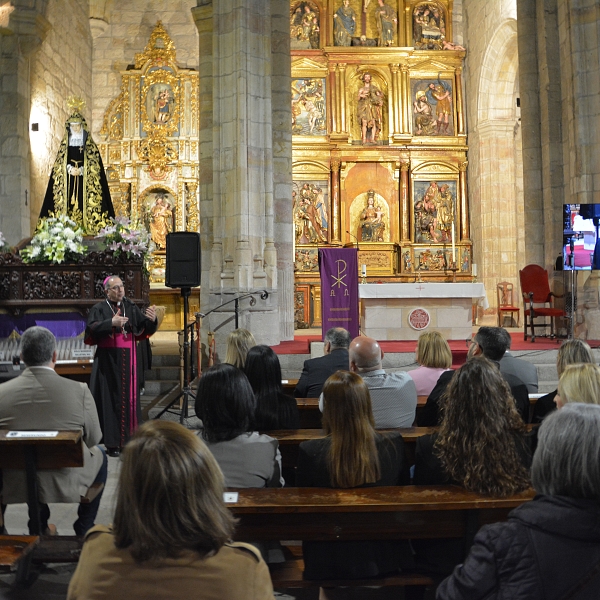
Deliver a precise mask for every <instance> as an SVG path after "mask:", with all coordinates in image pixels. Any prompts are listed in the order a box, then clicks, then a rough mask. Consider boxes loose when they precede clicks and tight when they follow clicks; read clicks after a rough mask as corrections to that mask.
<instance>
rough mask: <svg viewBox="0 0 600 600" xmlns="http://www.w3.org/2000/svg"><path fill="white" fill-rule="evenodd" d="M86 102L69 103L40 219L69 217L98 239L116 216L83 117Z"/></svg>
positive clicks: (104, 176) (102, 168) (74, 100)
mask: <svg viewBox="0 0 600 600" xmlns="http://www.w3.org/2000/svg"><path fill="white" fill-rule="evenodd" d="M83 104H84V103H83V100H80V99H70V100H69V108H70V109H72V111H73V112H72V113H71V116H70V117H69V118H68V119H67V121H66V123H65V134H64V137H63V139H62V141H61V143H60V147H59V149H58V153H57V155H56V160H55V161H54V166H53V167H52V174H51V175H50V181H49V182H48V187H47V189H46V195H45V197H44V203H43V204H42V210H41V211H40V219H41V218H43V217H48V216H49V215H50V214H51V213H52V214H54V215H56V216H58V215H65V214H66V215H69V217H71V219H73V220H74V221H75V222H76V223H77V224H78V225H80V226H81V227H82V228H83V230H84V232H85V233H86V234H89V235H95V234H97V233H98V231H100V229H102V228H103V227H104V226H105V225H106V223H107V219H108V217H114V216H115V210H114V208H113V204H112V201H111V199H110V191H109V189H108V181H107V179H106V173H105V172H104V166H103V165H102V158H101V157H100V152H99V151H98V146H96V144H95V143H94V140H93V139H92V136H91V135H90V132H89V129H88V126H87V123H86V122H85V119H84V118H83V116H82V114H81V112H80V111H81V110H82V108H83Z"/></svg>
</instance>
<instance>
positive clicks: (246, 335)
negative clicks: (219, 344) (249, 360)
mask: <svg viewBox="0 0 600 600" xmlns="http://www.w3.org/2000/svg"><path fill="white" fill-rule="evenodd" d="M253 346H256V340H255V339H254V336H253V335H252V334H251V333H250V332H249V331H248V330H247V329H242V328H239V329H234V330H233V331H232V332H231V333H230V334H229V335H228V336H227V351H226V353H225V360H224V361H223V362H226V363H227V364H229V365H233V366H234V367H237V368H238V369H243V368H244V364H245V363H246V356H247V355H248V350H250V348H252V347H253Z"/></svg>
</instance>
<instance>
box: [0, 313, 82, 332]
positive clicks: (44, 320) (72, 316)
mask: <svg viewBox="0 0 600 600" xmlns="http://www.w3.org/2000/svg"><path fill="white" fill-rule="evenodd" d="M34 325H40V326H41V327H46V329H49V330H50V331H51V332H52V333H53V334H54V335H55V336H56V337H57V338H67V337H77V336H78V335H81V334H82V333H83V332H84V331H85V325H86V320H85V319H84V318H83V317H82V316H81V315H80V314H79V313H78V312H54V313H43V312H39V313H27V314H25V315H22V316H20V317H13V316H12V315H9V314H0V339H1V338H7V337H9V336H10V334H11V333H12V332H13V331H16V332H17V333H18V334H19V335H21V334H22V333H23V332H24V331H25V330H26V329H29V328H30V327H33V326H34Z"/></svg>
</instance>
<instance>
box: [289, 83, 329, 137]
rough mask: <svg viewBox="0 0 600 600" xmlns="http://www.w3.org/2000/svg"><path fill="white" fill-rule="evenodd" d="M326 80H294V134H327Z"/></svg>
mask: <svg viewBox="0 0 600 600" xmlns="http://www.w3.org/2000/svg"><path fill="white" fill-rule="evenodd" d="M325 106H326V102H325V79H322V78H316V79H308V78H303V79H292V133H293V134H294V135H310V136H324V135H326V134H327V125H326V123H327V114H326V108H325Z"/></svg>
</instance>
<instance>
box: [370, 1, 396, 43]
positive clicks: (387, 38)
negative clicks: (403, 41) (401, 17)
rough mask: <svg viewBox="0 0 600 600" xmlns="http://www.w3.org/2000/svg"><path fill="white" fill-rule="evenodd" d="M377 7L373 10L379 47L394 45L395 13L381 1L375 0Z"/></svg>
mask: <svg viewBox="0 0 600 600" xmlns="http://www.w3.org/2000/svg"><path fill="white" fill-rule="evenodd" d="M377 3H378V4H379V6H377V7H376V8H375V18H376V21H377V32H378V34H379V40H378V41H379V45H380V46H393V45H394V30H395V29H396V24H397V23H398V15H397V14H396V11H395V10H394V9H393V8H392V7H391V6H388V5H387V4H385V2H384V1H383V0H377Z"/></svg>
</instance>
